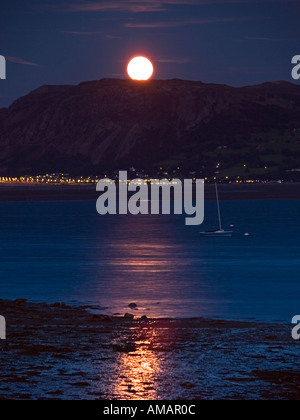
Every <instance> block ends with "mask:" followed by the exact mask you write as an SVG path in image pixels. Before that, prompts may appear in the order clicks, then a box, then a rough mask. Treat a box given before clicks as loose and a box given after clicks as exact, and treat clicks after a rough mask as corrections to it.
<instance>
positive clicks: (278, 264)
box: [0, 200, 300, 322]
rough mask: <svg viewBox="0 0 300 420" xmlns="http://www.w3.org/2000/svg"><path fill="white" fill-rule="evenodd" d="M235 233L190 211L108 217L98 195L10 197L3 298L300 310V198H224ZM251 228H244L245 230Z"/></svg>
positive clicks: (159, 310)
mask: <svg viewBox="0 0 300 420" xmlns="http://www.w3.org/2000/svg"><path fill="white" fill-rule="evenodd" d="M221 208H222V214H223V221H224V226H225V227H228V226H229V225H230V224H234V225H235V229H234V230H235V234H234V236H233V237H232V238H205V237H201V236H200V235H199V232H200V231H202V230H204V229H211V228H214V227H217V226H216V220H217V212H216V203H215V202H214V201H209V202H206V209H205V213H206V214H205V223H204V224H203V225H202V226H199V227H186V226H185V224H184V217H183V216H99V215H98V214H97V213H96V209H95V202H94V201H67V202H64V201H50V202H1V203H0V215H1V219H0V232H1V236H0V249H1V251H0V287H1V292H0V297H1V298H8V299H16V298H27V299H29V300H31V301H39V302H57V301H63V302H66V303H69V304H88V305H93V306H96V307H98V308H99V309H100V310H101V312H104V313H110V314H115V313H119V314H124V313H125V312H130V310H129V308H128V304H129V303H131V302H135V303H136V304H137V305H138V311H136V312H134V313H135V314H136V315H144V314H145V315H148V316H154V317H218V318H224V319H241V320H248V319H257V320H262V321H285V322H290V321H291V318H292V317H293V316H294V315H296V314H299V313H300V299H299V296H300V275H299V274H300V258H299V257H300V232H299V214H300V201H299V200H262V201H260V200H252V201H223V202H221ZM246 232H247V233H250V236H248V237H246V236H244V233H246Z"/></svg>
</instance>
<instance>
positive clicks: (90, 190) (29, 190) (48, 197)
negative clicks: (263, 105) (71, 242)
mask: <svg viewBox="0 0 300 420" xmlns="http://www.w3.org/2000/svg"><path fill="white" fill-rule="evenodd" d="M219 194H220V199H221V200H262V199H297V200H298V199H300V183H282V184H279V183H275V182H274V183H258V184H245V183H244V184H219ZM98 197H99V193H98V192H97V191H96V186H95V185H80V186H79V185H42V184H26V183H24V184H12V183H0V201H2V202H3V201H7V202H9V201H69V200H74V201H75V200H77V201H85V200H94V201H96V200H97V198H98ZM214 199H215V190H214V186H213V185H212V184H206V185H205V200H214Z"/></svg>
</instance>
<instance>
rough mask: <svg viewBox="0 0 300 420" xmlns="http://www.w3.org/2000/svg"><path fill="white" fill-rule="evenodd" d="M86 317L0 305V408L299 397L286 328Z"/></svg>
mask: <svg viewBox="0 0 300 420" xmlns="http://www.w3.org/2000/svg"><path fill="white" fill-rule="evenodd" d="M88 309H89V308H87V307H69V306H67V305H65V304H61V303H57V304H53V305H49V304H43V303H42V304H38V303H30V302H27V301H25V300H23V299H18V300H16V301H5V300H0V314H1V315H3V316H4V317H5V318H6V324H7V325H6V329H7V339H6V340H0V369H1V381H0V399H110V400H113V399H186V400H192V399H299V398H300V370H299V367H298V360H299V356H300V347H299V343H298V342H296V341H293V340H292V338H291V326H289V325H286V326H285V325H277V324H276V325H273V324H261V323H256V322H235V321H234V322H230V321H222V320H210V319H202V318H197V319H147V318H145V317H143V318H142V319H141V318H134V319H132V317H130V316H127V317H109V316H107V315H96V314H93V313H91V311H89V310H88ZM129 312H130V310H129Z"/></svg>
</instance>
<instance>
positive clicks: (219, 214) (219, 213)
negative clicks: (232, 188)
mask: <svg viewBox="0 0 300 420" xmlns="http://www.w3.org/2000/svg"><path fill="white" fill-rule="evenodd" d="M215 187H216V197H217V206H218V216H219V226H220V230H222V222H221V212H220V203H219V193H218V186H217V183H216V182H215Z"/></svg>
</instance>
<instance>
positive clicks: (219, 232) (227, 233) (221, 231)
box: [200, 183, 233, 237]
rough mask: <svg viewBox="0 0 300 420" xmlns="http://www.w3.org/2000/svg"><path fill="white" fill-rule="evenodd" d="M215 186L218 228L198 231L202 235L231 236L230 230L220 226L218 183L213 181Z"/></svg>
mask: <svg viewBox="0 0 300 420" xmlns="http://www.w3.org/2000/svg"><path fill="white" fill-rule="evenodd" d="M215 188H216V197H217V207H218V216H219V229H217V230H209V231H207V232H200V235H202V236H209V237H224V236H232V235H233V231H232V230H224V229H223V228H222V221H221V211H220V202H219V193H218V185H217V183H215Z"/></svg>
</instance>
